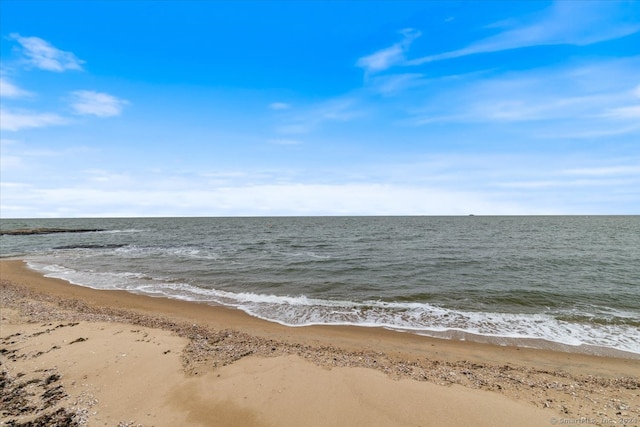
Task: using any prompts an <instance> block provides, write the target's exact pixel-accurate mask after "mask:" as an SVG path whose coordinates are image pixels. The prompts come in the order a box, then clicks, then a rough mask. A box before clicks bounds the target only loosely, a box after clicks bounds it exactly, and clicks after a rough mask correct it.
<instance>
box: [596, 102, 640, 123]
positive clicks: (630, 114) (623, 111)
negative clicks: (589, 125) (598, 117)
mask: <svg viewBox="0 0 640 427" xmlns="http://www.w3.org/2000/svg"><path fill="white" fill-rule="evenodd" d="M604 116H605V117H611V118H614V119H625V120H626V119H638V120H640V105H631V106H627V107H618V108H612V109H610V110H609V111H607V112H606V113H605V114H604Z"/></svg>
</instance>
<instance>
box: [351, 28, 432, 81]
mask: <svg viewBox="0 0 640 427" xmlns="http://www.w3.org/2000/svg"><path fill="white" fill-rule="evenodd" d="M400 34H402V36H403V38H402V40H401V41H399V42H398V43H395V44H394V45H392V46H390V47H388V48H385V49H382V50H379V51H377V52H374V53H372V54H371V55H367V56H363V57H362V58H360V59H358V61H357V63H356V65H357V66H358V67H361V68H364V69H365V71H366V73H368V74H369V73H375V72H378V71H383V70H386V69H387V68H390V67H392V66H394V65H398V64H402V63H403V62H405V53H406V52H407V51H408V50H409V47H410V46H411V43H412V42H413V41H414V40H415V39H416V38H418V37H420V35H421V33H420V31H417V30H414V29H413V28H405V29H403V30H401V31H400Z"/></svg>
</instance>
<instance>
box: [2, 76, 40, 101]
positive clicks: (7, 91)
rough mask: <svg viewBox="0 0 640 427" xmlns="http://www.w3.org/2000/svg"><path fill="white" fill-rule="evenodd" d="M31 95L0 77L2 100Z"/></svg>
mask: <svg viewBox="0 0 640 427" xmlns="http://www.w3.org/2000/svg"><path fill="white" fill-rule="evenodd" d="M32 95H33V94H32V93H31V92H29V91H26V90H24V89H21V88H20V87H18V86H16V85H15V84H13V83H12V82H10V81H9V80H7V78H5V77H1V76H0V97H2V98H23V97H25V96H32Z"/></svg>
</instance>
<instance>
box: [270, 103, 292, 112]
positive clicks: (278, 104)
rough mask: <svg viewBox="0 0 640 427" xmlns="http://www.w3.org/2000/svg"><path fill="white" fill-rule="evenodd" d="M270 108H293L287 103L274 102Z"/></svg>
mask: <svg viewBox="0 0 640 427" xmlns="http://www.w3.org/2000/svg"><path fill="white" fill-rule="evenodd" d="M269 108H270V109H271V110H288V109H289V108H291V105H290V104H287V103H286V102H272V103H271V104H269Z"/></svg>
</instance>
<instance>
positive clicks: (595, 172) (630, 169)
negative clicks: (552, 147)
mask: <svg viewBox="0 0 640 427" xmlns="http://www.w3.org/2000/svg"><path fill="white" fill-rule="evenodd" d="M562 173H563V174H565V175H585V176H599V177H608V176H625V175H636V176H637V177H638V178H640V166H637V165H622V166H604V167H602V166H600V167H591V168H576V169H567V170H565V171H563V172H562Z"/></svg>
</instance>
